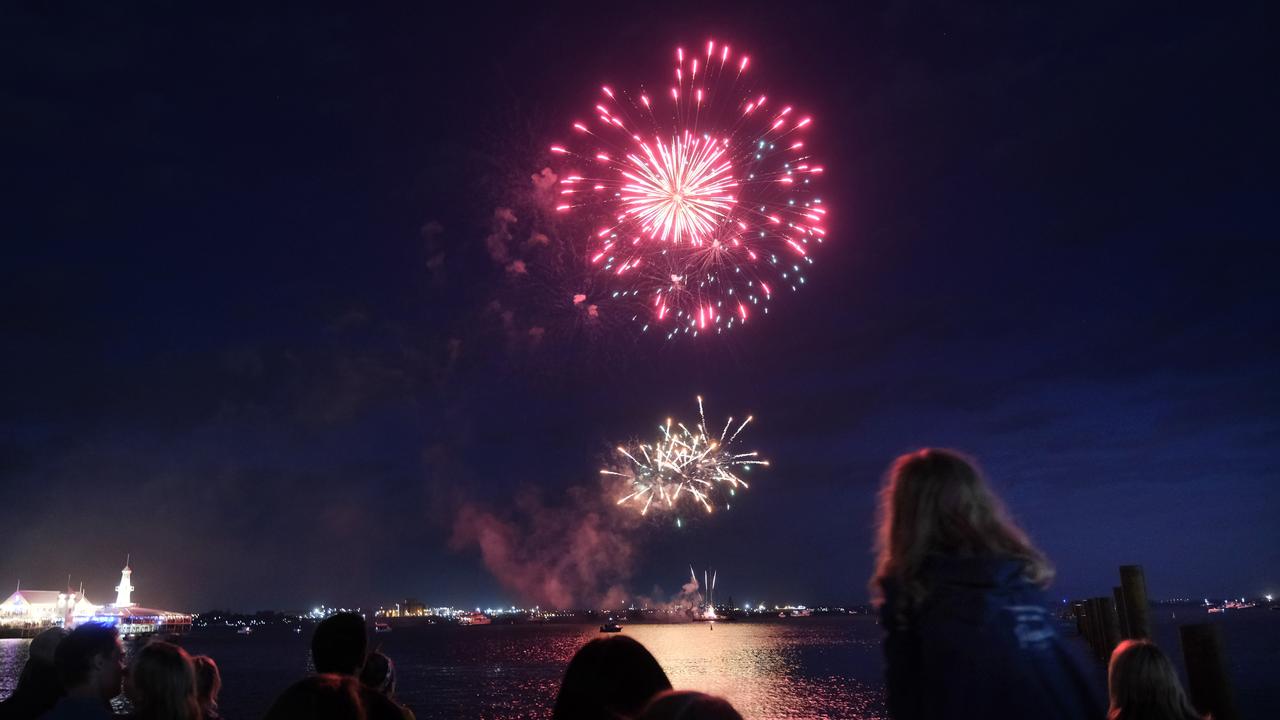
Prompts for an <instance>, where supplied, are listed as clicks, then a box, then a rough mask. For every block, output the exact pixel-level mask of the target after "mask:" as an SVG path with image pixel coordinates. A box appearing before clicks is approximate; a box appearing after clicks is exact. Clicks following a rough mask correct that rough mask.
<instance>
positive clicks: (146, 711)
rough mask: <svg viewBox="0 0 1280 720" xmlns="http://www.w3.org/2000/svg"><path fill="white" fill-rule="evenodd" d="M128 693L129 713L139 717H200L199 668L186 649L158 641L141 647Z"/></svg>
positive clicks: (190, 719) (152, 719) (166, 719)
mask: <svg viewBox="0 0 1280 720" xmlns="http://www.w3.org/2000/svg"><path fill="white" fill-rule="evenodd" d="M125 694H126V695H127V696H128V697H129V702H131V703H133V707H134V712H133V715H131V716H130V717H133V718H137V719H138V720H200V705H199V704H198V703H197V701H196V671H195V667H194V665H192V663H191V656H190V655H188V654H187V651H186V650H183V649H182V648H180V647H178V646H177V645H174V644H172V643H167V642H162V641H155V642H151V643H148V644H147V646H146V647H144V648H142V649H141V650H139V651H138V655H137V657H135V658H134V659H133V664H131V665H130V666H129V676H128V678H127V680H126V681H125Z"/></svg>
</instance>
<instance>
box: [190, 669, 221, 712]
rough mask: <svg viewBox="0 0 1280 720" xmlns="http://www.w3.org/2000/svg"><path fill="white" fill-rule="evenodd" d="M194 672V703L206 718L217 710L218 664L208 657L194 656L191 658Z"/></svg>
mask: <svg viewBox="0 0 1280 720" xmlns="http://www.w3.org/2000/svg"><path fill="white" fill-rule="evenodd" d="M191 664H192V666H193V667H195V670H196V702H197V703H199V705H200V712H202V713H204V714H205V715H206V716H208V715H212V714H214V713H216V712H217V710H218V693H220V692H222V673H220V672H218V664H217V663H216V662H214V661H213V658H211V657H209V656H208V655H196V656H195V657H193V658H191Z"/></svg>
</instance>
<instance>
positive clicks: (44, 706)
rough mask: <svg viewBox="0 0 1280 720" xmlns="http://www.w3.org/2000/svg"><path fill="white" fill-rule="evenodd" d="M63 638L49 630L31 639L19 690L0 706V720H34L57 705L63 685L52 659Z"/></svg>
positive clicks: (61, 633)
mask: <svg viewBox="0 0 1280 720" xmlns="http://www.w3.org/2000/svg"><path fill="white" fill-rule="evenodd" d="M65 635H66V632H65V631H64V630H63V629H62V628H49V629H47V630H43V631H41V632H40V634H39V635H36V636H35V637H34V638H32V639H31V645H30V646H28V648H27V663H26V664H25V665H23V666H22V674H20V675H19V676H18V686H17V687H15V688H14V689H13V694H12V695H10V696H9V697H8V699H6V700H5V701H4V702H0V718H3V719H4V720H33V719H34V718H38V717H40V716H41V715H44V714H45V713H47V712H49V709H50V708H52V707H53V706H54V705H56V704H57V702H58V698H60V697H62V683H60V682H58V669H57V668H56V667H55V666H54V664H53V656H54V653H55V652H56V651H57V649H58V643H60V642H62V638H63V637H64V636H65Z"/></svg>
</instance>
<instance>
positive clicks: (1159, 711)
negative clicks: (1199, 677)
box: [1107, 640, 1200, 720]
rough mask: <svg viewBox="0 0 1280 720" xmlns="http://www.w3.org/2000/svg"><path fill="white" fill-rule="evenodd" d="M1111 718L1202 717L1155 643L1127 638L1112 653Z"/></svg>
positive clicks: (1174, 719)
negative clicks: (1189, 700)
mask: <svg viewBox="0 0 1280 720" xmlns="http://www.w3.org/2000/svg"><path fill="white" fill-rule="evenodd" d="M1107 684H1108V685H1109V686H1110V690H1111V709H1110V710H1109V711H1108V712H1107V718H1109V720H1157V719H1159V720H1200V715H1199V714H1197V713H1196V710H1195V708H1193V707H1192V706H1191V703H1189V702H1187V695H1186V693H1184V692H1183V691H1182V683H1180V682H1178V673H1177V672H1176V671H1175V670H1174V669H1173V663H1171V662H1169V658H1168V657H1166V656H1165V654H1164V653H1163V652H1161V651H1160V648H1158V647H1156V645H1155V643H1152V642H1150V641H1148V640H1125V641H1124V642H1122V643H1120V644H1119V645H1117V646H1116V649H1115V650H1114V651H1112V653H1111V665H1110V667H1108V668H1107Z"/></svg>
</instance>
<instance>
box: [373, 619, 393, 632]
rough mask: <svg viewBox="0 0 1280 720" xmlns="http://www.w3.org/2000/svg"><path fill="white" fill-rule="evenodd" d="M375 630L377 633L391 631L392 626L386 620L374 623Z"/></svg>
mask: <svg viewBox="0 0 1280 720" xmlns="http://www.w3.org/2000/svg"><path fill="white" fill-rule="evenodd" d="M373 631H374V632H376V633H389V632H391V626H390V625H388V624H386V623H384V622H376V623H374V624H373Z"/></svg>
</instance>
